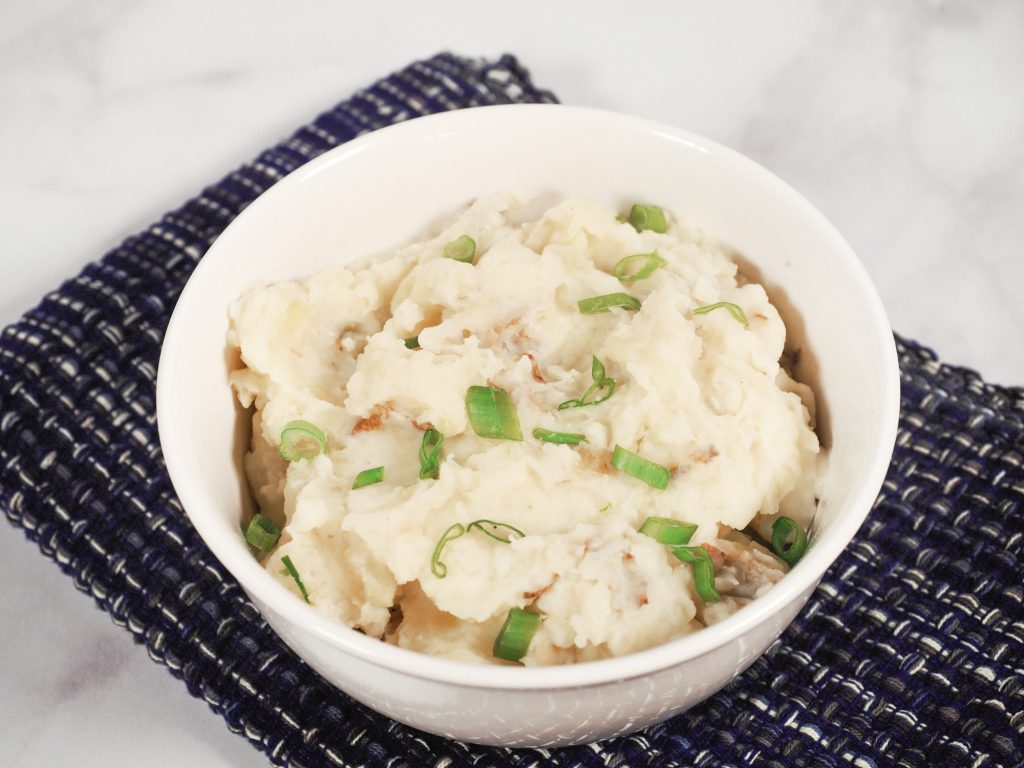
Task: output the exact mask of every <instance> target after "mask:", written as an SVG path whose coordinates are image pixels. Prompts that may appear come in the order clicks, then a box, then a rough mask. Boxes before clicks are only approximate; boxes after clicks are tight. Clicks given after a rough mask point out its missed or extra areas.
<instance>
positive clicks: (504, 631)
mask: <svg viewBox="0 0 1024 768" xmlns="http://www.w3.org/2000/svg"><path fill="white" fill-rule="evenodd" d="M540 621H541V616H540V614H539V613H532V612H531V611H524V610H523V609H522V608H512V609H510V610H509V612H508V616H507V617H505V623H504V624H502V625H501V629H500V630H498V636H497V637H496V638H494V650H493V653H494V656H495V657H496V658H499V659H505V661H519V660H520V659H521V658H523V656H525V655H526V652H527V651H528V650H529V649H530V641H531V640H533V636H534V635H535V634H536V633H537V630H538V629H540Z"/></svg>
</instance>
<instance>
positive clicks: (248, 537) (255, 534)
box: [245, 512, 281, 555]
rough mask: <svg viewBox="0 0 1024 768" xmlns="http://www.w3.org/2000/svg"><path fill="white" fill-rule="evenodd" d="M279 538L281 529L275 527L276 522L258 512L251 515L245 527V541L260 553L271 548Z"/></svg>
mask: <svg viewBox="0 0 1024 768" xmlns="http://www.w3.org/2000/svg"><path fill="white" fill-rule="evenodd" d="M279 538H281V529H280V528H278V527H277V523H275V522H274V521H273V520H271V519H270V518H269V517H267V516H266V515H261V514H260V513H259V512H257V513H256V514H255V515H253V516H252V520H250V521H249V525H248V526H247V527H246V529H245V543H246V544H248V545H249V546H250V547H252V548H253V549H256V550H258V551H259V553H260V554H261V555H262V554H265V553H267V552H269V551H270V550H271V549H273V548H274V545H275V544H277V540H278V539H279Z"/></svg>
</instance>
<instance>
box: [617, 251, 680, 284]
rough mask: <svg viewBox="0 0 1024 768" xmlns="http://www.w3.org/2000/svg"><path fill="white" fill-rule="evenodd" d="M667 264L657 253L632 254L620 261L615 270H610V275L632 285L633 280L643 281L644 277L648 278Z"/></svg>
mask: <svg viewBox="0 0 1024 768" xmlns="http://www.w3.org/2000/svg"><path fill="white" fill-rule="evenodd" d="M666 264H668V262H667V261H665V260H664V259H663V258H661V256H659V255H658V254H657V252H656V251H655V252H651V253H634V254H633V255H632V256H627V257H626V258H624V259H621V260H620V261H619V263H618V264H616V265H615V268H614V269H612V274H613V275H615V277H617V278H619V280H621V281H622V282H624V283H632V282H633V281H634V280H643V279H644V278H645V277H650V276H651V275H653V274H654V273H655V271H657V270H658V269H660V268H661V267H664V266H665V265H666Z"/></svg>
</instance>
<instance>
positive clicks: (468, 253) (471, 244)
mask: <svg viewBox="0 0 1024 768" xmlns="http://www.w3.org/2000/svg"><path fill="white" fill-rule="evenodd" d="M474 256H476V240H474V239H473V238H472V237H470V236H469V235H462V236H461V237H457V238H455V239H454V240H452V241H451V242H450V243H448V245H446V246H445V247H444V257H445V258H446V259H455V261H464V262H466V263H467V264H472V263H473V257H474Z"/></svg>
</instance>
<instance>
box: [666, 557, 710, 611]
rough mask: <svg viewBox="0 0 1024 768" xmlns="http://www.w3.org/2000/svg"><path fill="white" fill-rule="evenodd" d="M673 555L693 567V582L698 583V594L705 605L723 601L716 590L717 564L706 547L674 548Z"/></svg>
mask: <svg viewBox="0 0 1024 768" xmlns="http://www.w3.org/2000/svg"><path fill="white" fill-rule="evenodd" d="M672 554H674V555H675V556H676V557H678V558H679V559H680V560H682V561H683V562H684V563H689V564H690V565H692V566H693V580H694V581H695V582H696V583H697V594H698V595H700V598H701V600H703V601H704V602H705V603H717V602H718V601H719V600H721V599H722V596H721V595H720V594H719V592H718V590H717V589H715V564H714V563H713V562H712V561H711V553H710V552H708V551H707V550H706V549H704V547H673V548H672Z"/></svg>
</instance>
